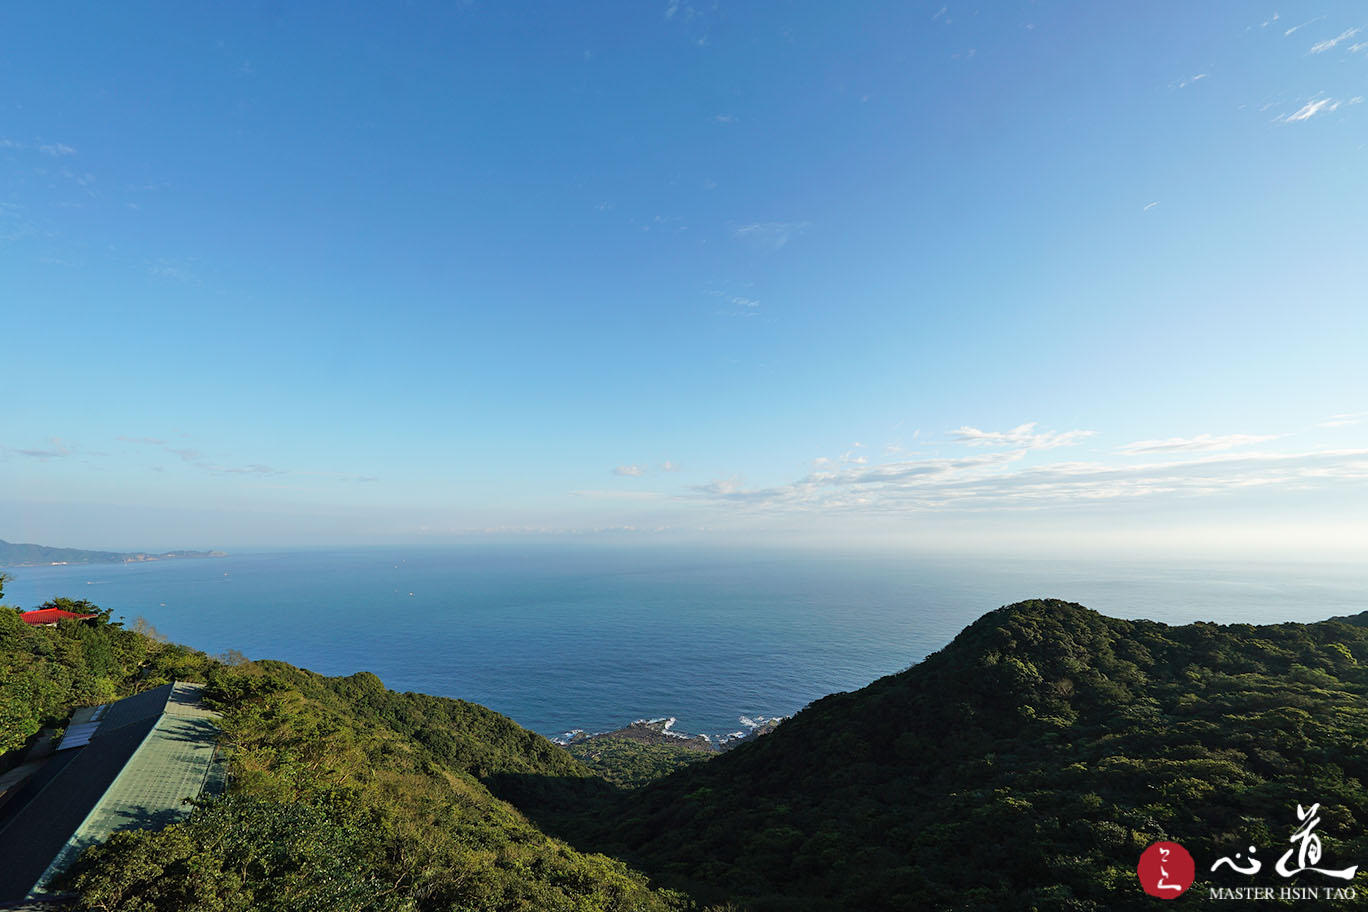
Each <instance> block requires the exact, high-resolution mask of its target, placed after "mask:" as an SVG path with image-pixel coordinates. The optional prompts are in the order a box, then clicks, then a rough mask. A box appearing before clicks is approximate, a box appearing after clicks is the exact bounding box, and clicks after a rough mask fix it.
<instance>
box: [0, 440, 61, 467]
mask: <svg viewBox="0 0 1368 912" xmlns="http://www.w3.org/2000/svg"><path fill="white" fill-rule="evenodd" d="M50 443H51V446H48V447H10V446H7V447H5V448H4V450H5V452H7V453H14V454H16V455H18V456H27V457H28V458H30V459H37V460H39V461H40V462H47V461H48V460H49V459H61V458H62V457H63V456H70V455H71V454H72V447H70V446H68V445H67V444H65V443H63V442H62V439H61V438H60V437H53V438H52V439H51V441H50Z"/></svg>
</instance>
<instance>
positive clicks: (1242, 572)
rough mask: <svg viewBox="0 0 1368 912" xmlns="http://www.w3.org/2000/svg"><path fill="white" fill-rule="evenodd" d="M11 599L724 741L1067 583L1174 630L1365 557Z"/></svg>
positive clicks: (436, 579)
mask: <svg viewBox="0 0 1368 912" xmlns="http://www.w3.org/2000/svg"><path fill="white" fill-rule="evenodd" d="M6 572H7V573H9V574H10V575H11V576H12V577H13V579H12V580H11V582H10V583H9V584H8V585H7V586H6V599H5V600H6V602H7V603H8V604H11V605H17V606H22V607H24V608H32V607H36V606H37V605H38V604H39V603H41V602H42V601H44V600H46V599H48V598H51V597H54V596H67V597H70V598H85V599H89V600H91V601H92V602H95V603H96V604H98V605H100V606H101V607H106V608H112V609H113V610H114V614H115V616H116V617H119V616H122V617H124V618H125V619H126V620H127V621H128V622H130V623H131V622H132V621H133V620H134V619H135V618H138V617H141V618H144V619H146V620H147V622H149V623H150V624H152V625H153V626H155V627H156V628H157V629H158V630H159V631H160V632H161V633H163V634H165V635H166V636H167V637H168V638H170V639H171V640H173V641H175V642H179V643H185V644H187V645H189V646H193V647H195V648H197V649H201V650H204V651H206V652H209V653H213V654H219V653H223V652H225V651H227V650H230V649H233V650H238V651H239V652H242V653H245V654H246V655H247V656H249V657H251V658H254V659H256V658H273V659H282V660H284V661H287V662H291V663H293V664H295V665H300V666H303V667H305V668H310V669H312V670H314V671H317V672H321V673H323V674H328V675H345V674H351V673H352V672H356V671H372V672H375V673H376V674H378V675H379V676H380V678H381V679H382V680H383V681H384V682H385V684H386V685H387V686H388V687H390V688H392V689H395V690H413V691H421V692H425V693H431V694H439V695H442V696H449V697H459V698H461V699H465V700H470V701H473V702H475V703H480V704H483V705H485V706H488V707H490V708H492V709H495V710H497V711H499V712H501V713H505V714H507V715H509V716H511V717H512V718H513V719H515V720H516V721H518V722H519V723H521V724H522V725H524V726H526V727H527V728H530V729H532V730H534V731H537V732H541V733H542V734H545V735H548V736H553V737H554V736H557V735H561V734H563V733H564V732H566V731H569V730H572V729H583V730H586V731H590V732H594V731H605V730H610V729H613V728H618V727H620V726H622V725H624V724H626V723H627V722H630V721H632V720H635V719H651V718H662V717H674V718H676V719H677V720H678V721H677V722H676V723H675V728H676V729H677V730H682V731H686V732H690V733H705V734H708V735H711V736H719V735H726V734H728V733H732V732H736V731H739V730H741V729H742V728H743V727H744V726H743V723H742V722H741V720H742V719H743V718H746V719H755V718H757V717H773V716H783V715H791V714H792V713H794V712H796V711H797V710H799V709H801V708H802V707H803V706H804V705H806V704H807V703H809V702H811V701H812V700H815V699H817V698H819V697H822V696H824V695H826V694H829V693H834V692H837V691H843V690H853V689H856V688H859V687H862V686H864V685H865V684H868V683H869V682H871V681H873V680H875V679H876V678H878V677H881V676H883V675H886V674H890V673H892V672H897V671H900V670H902V669H904V668H907V667H908V666H910V665H912V664H915V663H916V662H918V661H920V660H921V659H923V658H924V657H925V656H927V655H928V654H930V653H932V652H934V651H936V650H938V649H940V648H942V647H943V646H945V645H946V644H947V643H949V642H950V641H951V640H952V639H953V638H954V636H955V635H956V634H957V633H958V632H959V631H960V630H961V629H963V628H964V627H965V626H966V625H968V624H970V623H972V622H973V621H974V620H975V619H976V618H978V617H979V616H981V615H982V614H984V613H985V612H987V611H990V610H992V609H994V608H997V607H999V606H1001V605H1005V604H1010V603H1012V602H1016V601H1020V600H1022V599H1026V598H1035V597H1057V598H1063V599H1067V600H1069V601H1076V602H1081V603H1082V604H1084V605H1087V606H1088V607H1090V608H1094V609H1096V610H1098V611H1100V612H1102V613H1103V614H1107V615H1110V616H1113V617H1123V618H1150V619H1153V620H1157V621H1163V622H1165V623H1170V624H1182V623H1188V622H1191V621H1196V620H1208V621H1216V622H1219V623H1237V622H1238V623H1251V624H1264V623H1277V622H1281V621H1318V620H1323V619H1325V618H1329V617H1333V616H1337V615H1346V614H1355V613H1358V612H1361V611H1366V610H1368V567H1365V566H1364V565H1361V564H1354V565H1342V564H1340V565H1336V564H1285V565H1283V564H1275V563H1258V564H1220V563H1196V562H1190V563H1175V562H1172V561H1169V562H1164V563H1162V564H1161V563H1157V562H1156V563H1142V562H1131V563H1126V562H1115V561H1088V560H1078V561H1070V562H1067V563H1060V562H1055V561H1028V560H1008V559H993V560H987V559H968V558H953V559H952V558H932V557H927V556H916V555H911V556H908V555H892V554H843V553H816V552H801V553H798V552H792V553H773V552H755V551H720V550H699V549H687V550H671V549H665V548H656V547H636V548H608V547H584V546H579V545H565V544H548V545H535V546H531V545H529V546H512V545H470V546H450V547H413V548H358V549H350V550H326V551H325V550H305V551H292V552H283V551H282V552H264V553H251V554H249V553H241V554H231V555H229V556H228V557H224V558H214V559H203V560H176V561H159V562H154V563H140V564H97V565H87V566H63V567H20V568H11V569H8V570H6Z"/></svg>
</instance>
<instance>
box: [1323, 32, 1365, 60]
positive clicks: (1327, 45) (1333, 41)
mask: <svg viewBox="0 0 1368 912" xmlns="http://www.w3.org/2000/svg"><path fill="white" fill-rule="evenodd" d="M1361 31H1363V29H1361V28H1351V29H1345V30H1344V31H1342V32H1340V33H1339V34H1338V35H1336V36H1335V37H1334V38H1330V39H1328V40H1326V41H1320V42H1317V43H1316V44H1313V45H1311V51H1310V53H1312V54H1324V53H1325V52H1326V51H1329V50H1332V49H1333V48H1334V47H1335V46H1336V45H1337V44H1339V43H1340V42H1342V41H1348V40H1349V39H1350V38H1353V37H1354V36H1355V35H1357V34H1358V33H1359V32H1361Z"/></svg>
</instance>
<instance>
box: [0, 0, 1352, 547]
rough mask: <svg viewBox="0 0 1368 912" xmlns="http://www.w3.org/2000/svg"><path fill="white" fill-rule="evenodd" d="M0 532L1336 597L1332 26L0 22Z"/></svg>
mask: <svg viewBox="0 0 1368 912" xmlns="http://www.w3.org/2000/svg"><path fill="white" fill-rule="evenodd" d="M0 44H2V45H3V54H0V87H3V91H0V312H2V313H3V326H4V344H3V364H4V370H5V373H6V375H7V377H8V378H9V384H8V388H9V395H8V396H6V397H5V400H6V401H5V405H6V408H5V409H4V417H3V420H2V421H0V538H5V539H8V540H11V541H15V540H21V541H23V540H27V541H38V542H42V543H48V544H54V545H68V546H84V547H114V548H119V549H134V548H153V547H190V546H217V547H245V546H253V545H295V544H330V543H391V542H405V543H409V542H438V541H450V540H466V539H469V538H471V537H486V536H491V535H495V536H500V535H514V536H516V535H537V536H542V535H567V536H574V537H576V538H577V540H578V539H582V538H584V537H589V538H599V537H607V538H609V539H611V540H631V541H636V540H653V541H654V540H667V541H675V540H679V541H683V540H689V541H708V542H715V543H730V542H749V543H763V544H783V543H786V542H801V543H805V544H824V543H836V544H848V545H864V544H884V545H889V546H893V547H901V546H907V547H921V548H925V547H945V548H954V549H961V550H964V549H968V550H986V549H997V548H1002V549H1009V550H1011V549H1018V550H1023V549H1024V550H1032V549H1034V550H1042V551H1044V552H1047V553H1074V552H1076V551H1079V550H1087V549H1096V548H1105V549H1112V550H1119V551H1122V552H1125V551H1130V550H1137V549H1161V550H1162V549H1165V548H1167V549H1172V550H1178V551H1182V552H1193V553H1197V552H1201V553H1207V552H1210V553H1213V554H1215V553H1220V554H1234V555H1254V554H1256V553H1257V554H1266V553H1270V552H1271V553H1292V552H1296V553H1299V554H1303V555H1311V556H1315V555H1327V556H1328V555H1331V554H1335V555H1343V554H1345V553H1352V554H1357V555H1360V556H1362V555H1365V554H1368V354H1366V353H1365V348H1368V294H1366V293H1365V288H1368V285H1366V284H1365V280H1368V253H1366V252H1365V251H1368V207H1366V206H1365V203H1366V202H1368V103H1365V101H1364V99H1365V96H1368V9H1366V8H1365V7H1364V5H1363V4H1362V3H1359V2H1356V0H1346V2H1339V3H1311V4H1297V5H1296V6H1295V9H1289V8H1280V7H1279V6H1278V5H1276V4H1262V5H1260V4H1251V3H1249V2H1244V0H1241V2H1203V3H1191V2H1166V3H1165V2H1157V3H1156V2H1143V3H1141V2H1131V3H1088V2H1077V3H1064V2H1059V3H1055V2H1035V3H1028V2H1021V3H1011V2H1003V3H991V4H978V5H974V4H969V5H965V4H956V3H953V2H950V3H945V4H942V3H940V2H933V3H904V2H898V3H859V4H830V3H739V2H728V0H719V2H717V3H695V4H691V3H689V2H685V0H660V2H654V3H653V2H620V3H591V4H577V3H543V4H527V3H493V2H483V0H476V2H467V3H464V4H459V5H458V4H453V3H422V2H414V3H406V4H381V5H374V4H321V3H250V2H246V3H233V4H219V5H207V4H198V3H190V4H171V3H161V4H151V3H130V4H105V5H94V4H47V3H43V4H40V3H34V2H18V3H7V4H5V5H4V7H3V9H0Z"/></svg>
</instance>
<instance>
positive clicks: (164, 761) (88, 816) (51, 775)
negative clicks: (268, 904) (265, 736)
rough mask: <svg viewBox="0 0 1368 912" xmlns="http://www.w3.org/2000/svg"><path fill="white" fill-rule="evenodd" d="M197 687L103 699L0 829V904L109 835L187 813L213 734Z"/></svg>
mask: <svg viewBox="0 0 1368 912" xmlns="http://www.w3.org/2000/svg"><path fill="white" fill-rule="evenodd" d="M198 690H199V688H198V687H197V686H196V685H189V684H176V685H174V686H173V685H170V684H167V685H165V686H163V687H158V688H156V689H155V690H151V691H147V692H146V693H142V694H138V695H136V696H133V697H129V698H128V699H126V700H121V701H119V702H118V703H115V704H113V705H112V706H110V708H109V711H108V712H107V713H106V714H105V716H104V719H103V720H102V723H103V724H102V725H101V726H100V729H99V730H98V731H97V732H96V733H95V736H94V737H93V738H91V740H90V743H89V744H88V745H86V746H85V747H82V748H78V749H75V750H71V751H63V752H61V753H60V754H58V755H57V756H56V757H54V758H53V759H52V760H50V761H49V764H48V768H45V769H44V770H42V771H40V773H39V774H38V775H36V776H35V777H34V780H33V781H32V782H31V783H30V786H31V788H29V789H28V791H29V792H30V794H26V795H24V796H22V798H23V800H25V801H26V802H27V803H26V804H25V805H24V806H23V807H22V808H21V809H20V810H18V812H17V813H15V814H14V815H13V816H12V817H11V818H10V819H9V821H8V822H7V823H6V824H5V825H4V827H3V829H0V902H5V901H12V900H18V899H22V898H23V897H24V896H25V895H26V894H28V893H29V892H30V890H31V889H33V888H34V886H35V884H37V883H38V882H39V881H40V879H43V878H44V874H45V872H47V873H48V875H49V876H50V875H51V874H52V873H53V872H55V871H58V870H61V869H62V868H64V867H66V866H67V865H68V864H70V863H71V862H72V861H74V860H75V858H76V856H77V855H79V854H80V852H81V850H82V849H84V848H85V847H86V846H88V845H91V844H93V843H96V842H102V841H103V840H105V839H106V838H108V836H109V835H110V833H113V832H115V831H117V830H123V829H132V828H141V827H157V826H162V825H164V824H166V823H169V822H171V821H173V820H175V819H178V818H180V817H182V816H184V815H185V814H186V813H188V807H187V806H186V805H185V803H184V800H183V799H185V798H188V797H194V796H196V795H198V794H200V791H201V790H202V788H203V786H204V784H205V781H206V779H207V778H209V776H210V775H211V771H212V770H213V767H214V764H213V759H214V740H215V736H216V734H217V729H216V728H215V726H214V723H213V714H212V713H210V712H208V711H207V710H205V709H203V708H202V707H200V706H199V703H198V698H199V693H198ZM73 755H74V756H73ZM68 757H70V758H71V759H67V758H68ZM50 868H51V870H49V869H50Z"/></svg>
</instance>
